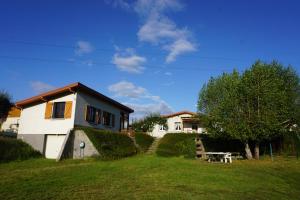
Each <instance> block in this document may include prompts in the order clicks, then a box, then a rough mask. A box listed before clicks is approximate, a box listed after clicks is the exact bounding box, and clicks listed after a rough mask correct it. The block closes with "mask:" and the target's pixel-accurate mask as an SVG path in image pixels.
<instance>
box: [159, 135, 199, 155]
mask: <svg viewBox="0 0 300 200" xmlns="http://www.w3.org/2000/svg"><path fill="white" fill-rule="evenodd" d="M196 136H197V134H187V133H168V134H166V135H164V137H163V138H162V139H161V140H160V142H159V145H158V147H157V150H156V154H157V155H159V156H166V157H169V156H184V157H188V158H195V157H196V145H195V138H196Z"/></svg>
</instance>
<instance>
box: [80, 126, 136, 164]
mask: <svg viewBox="0 0 300 200" xmlns="http://www.w3.org/2000/svg"><path fill="white" fill-rule="evenodd" d="M77 129H79V130H83V131H84V132H85V133H86V135H87V136H88V138H89V139H90V140H91V142H92V143H93V145H94V146H95V148H96V149H97V150H98V152H99V154H100V158H101V159H103V160H114V159H120V158H123V157H128V156H132V155H135V154H136V153H137V149H136V147H135V145H134V143H133V141H132V139H130V138H129V137H128V136H127V135H124V134H121V133H114V132H111V131H107V130H97V129H93V128H88V127H78V128H77Z"/></svg>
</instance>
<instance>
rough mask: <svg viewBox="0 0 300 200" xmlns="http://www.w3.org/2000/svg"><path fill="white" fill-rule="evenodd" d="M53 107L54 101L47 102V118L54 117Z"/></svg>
mask: <svg viewBox="0 0 300 200" xmlns="http://www.w3.org/2000/svg"><path fill="white" fill-rule="evenodd" d="M52 108H53V103H52V102H47V103H46V110H45V119H50V118H51V117H52Z"/></svg>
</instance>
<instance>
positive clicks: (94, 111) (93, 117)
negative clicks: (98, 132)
mask: <svg viewBox="0 0 300 200" xmlns="http://www.w3.org/2000/svg"><path fill="white" fill-rule="evenodd" d="M85 115H86V116H85V121H87V122H88V123H90V124H94V125H99V124H101V109H99V108H96V107H94V106H91V105H87V106H86V113H85Z"/></svg>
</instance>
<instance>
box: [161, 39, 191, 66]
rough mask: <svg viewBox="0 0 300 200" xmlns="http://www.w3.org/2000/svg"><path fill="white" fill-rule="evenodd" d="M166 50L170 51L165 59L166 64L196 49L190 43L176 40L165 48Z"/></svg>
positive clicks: (184, 40)
mask: <svg viewBox="0 0 300 200" xmlns="http://www.w3.org/2000/svg"><path fill="white" fill-rule="evenodd" d="M165 48H166V49H168V50H169V51H170V53H169V55H168V56H167V58H166V62H167V63H170V62H173V61H175V60H176V57H177V56H178V55H180V54H183V53H187V52H192V51H196V47H195V46H194V44H192V43H191V42H190V41H188V40H186V39H185V38H183V39H178V40H176V41H175V42H174V43H173V44H171V45H169V46H166V47H165Z"/></svg>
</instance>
